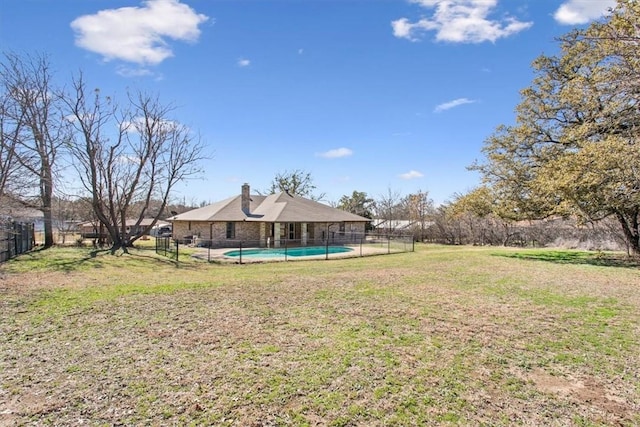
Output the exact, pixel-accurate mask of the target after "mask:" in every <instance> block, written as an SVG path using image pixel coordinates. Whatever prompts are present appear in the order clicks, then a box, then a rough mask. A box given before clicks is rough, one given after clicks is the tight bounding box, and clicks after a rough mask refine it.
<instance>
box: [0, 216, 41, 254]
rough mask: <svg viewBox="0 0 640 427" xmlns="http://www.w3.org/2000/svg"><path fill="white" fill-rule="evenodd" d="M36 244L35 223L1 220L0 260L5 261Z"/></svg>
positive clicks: (27, 250)
mask: <svg viewBox="0 0 640 427" xmlns="http://www.w3.org/2000/svg"><path fill="white" fill-rule="evenodd" d="M34 246H35V233H34V225H33V223H21V222H0V262H5V261H7V260H9V259H11V258H14V257H16V256H18V255H20V254H23V253H25V252H29V251H30V250H32V249H33V247H34Z"/></svg>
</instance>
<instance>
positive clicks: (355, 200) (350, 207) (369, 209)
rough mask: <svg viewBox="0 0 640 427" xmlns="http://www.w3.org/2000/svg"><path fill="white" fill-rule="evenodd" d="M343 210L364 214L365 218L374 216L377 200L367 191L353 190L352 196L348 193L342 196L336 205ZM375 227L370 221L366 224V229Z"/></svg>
mask: <svg viewBox="0 0 640 427" xmlns="http://www.w3.org/2000/svg"><path fill="white" fill-rule="evenodd" d="M336 208H338V209H342V210H343V211H347V212H351V213H353V214H356V215H360V216H363V217H365V218H373V210H374V209H375V200H373V199H372V198H370V197H369V196H368V195H367V193H365V192H363V191H355V190H354V191H353V193H351V196H347V195H346V194H345V195H344V196H342V197H341V198H340V200H339V201H338V204H337V206H336ZM372 228H373V226H372V225H371V223H370V222H367V223H366V224H365V231H369V230H371V229H372Z"/></svg>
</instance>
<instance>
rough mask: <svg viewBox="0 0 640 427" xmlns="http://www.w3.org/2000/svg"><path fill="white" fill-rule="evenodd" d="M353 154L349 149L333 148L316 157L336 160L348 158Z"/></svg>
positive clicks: (317, 154)
mask: <svg viewBox="0 0 640 427" xmlns="http://www.w3.org/2000/svg"><path fill="white" fill-rule="evenodd" d="M352 154H353V150H351V149H349V148H344V147H342V148H335V149H333V150H329V151H325V152H324V153H316V156H318V157H324V158H325V159H337V158H340V157H349V156H350V155H352Z"/></svg>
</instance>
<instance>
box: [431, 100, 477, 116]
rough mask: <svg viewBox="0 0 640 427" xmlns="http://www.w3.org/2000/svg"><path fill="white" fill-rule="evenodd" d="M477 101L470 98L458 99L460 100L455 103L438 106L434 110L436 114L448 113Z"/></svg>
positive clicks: (450, 102) (454, 101)
mask: <svg viewBox="0 0 640 427" xmlns="http://www.w3.org/2000/svg"><path fill="white" fill-rule="evenodd" d="M475 102H476V101H474V100H472V99H469V98H458V99H454V100H453V101H449V102H445V103H442V104H440V105H438V106H436V108H435V109H434V110H433V111H434V112H436V113H440V112H442V111H446V110H450V109H452V108H455V107H459V106H460V105H465V104H473V103H475Z"/></svg>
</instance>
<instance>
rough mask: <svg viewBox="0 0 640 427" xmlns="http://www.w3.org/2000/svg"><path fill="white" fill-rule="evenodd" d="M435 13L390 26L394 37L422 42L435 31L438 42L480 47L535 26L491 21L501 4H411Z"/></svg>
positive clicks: (467, 0)
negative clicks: (486, 42) (476, 44)
mask: <svg viewBox="0 0 640 427" xmlns="http://www.w3.org/2000/svg"><path fill="white" fill-rule="evenodd" d="M410 1H411V2H412V3H416V4H418V5H420V6H421V7H423V8H426V9H434V8H435V11H434V13H433V15H432V16H431V17H430V18H422V19H420V20H418V21H416V22H411V21H410V20H409V19H408V18H400V19H397V20H395V21H392V22H391V26H392V28H393V35H394V36H396V37H398V38H404V39H407V40H411V41H417V40H420V36H421V35H422V34H423V33H424V32H428V31H435V32H436V40H437V41H446V42H454V43H481V42H485V41H490V42H495V41H496V40H498V39H500V38H503V37H509V36H511V35H513V34H516V33H519V32H520V31H524V30H526V29H528V28H530V27H531V26H532V25H533V23H532V22H522V21H519V20H517V19H516V18H514V17H511V16H505V17H503V18H501V19H490V14H491V12H492V10H493V9H494V8H495V7H496V6H497V4H498V0H410Z"/></svg>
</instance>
